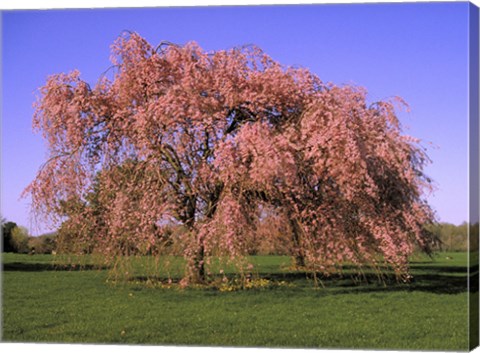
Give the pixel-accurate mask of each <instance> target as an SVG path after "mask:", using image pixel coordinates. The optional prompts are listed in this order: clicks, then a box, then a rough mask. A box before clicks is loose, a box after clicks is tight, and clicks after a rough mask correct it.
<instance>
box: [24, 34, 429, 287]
mask: <svg viewBox="0 0 480 353" xmlns="http://www.w3.org/2000/svg"><path fill="white" fill-rule="evenodd" d="M112 62H113V71H110V72H109V73H111V77H110V78H108V77H107V75H103V76H102V77H101V78H100V79H99V80H98V82H97V84H96V85H95V86H93V87H91V86H90V85H89V84H88V83H87V82H85V81H83V80H82V79H81V78H80V73H79V72H78V71H73V72H71V73H68V74H56V75H53V76H50V77H49V78H48V80H47V83H46V85H45V86H43V87H42V88H41V89H40V96H39V99H38V101H37V103H36V112H35V115H34V119H33V125H34V128H35V129H36V130H37V131H41V132H42V134H43V136H44V138H45V140H46V141H47V145H48V150H49V159H48V160H47V161H46V163H45V164H44V165H43V166H42V168H41V169H40V171H39V173H38V175H37V176H36V178H35V179H34V180H33V182H32V183H31V184H30V185H29V186H28V187H27V188H26V194H30V195H31V197H32V203H33V207H34V210H35V211H36V212H37V213H38V214H41V215H43V216H44V217H49V219H50V220H53V221H56V222H60V223H61V222H65V221H67V222H66V223H64V224H66V225H67V226H68V228H69V229H70V230H71V233H72V234H75V237H73V238H72V239H75V241H84V242H86V243H88V244H90V245H91V246H92V247H93V249H94V251H99V252H102V253H103V254H105V255H106V256H107V258H108V257H114V256H117V255H119V254H122V255H128V254H129V252H130V250H132V249H136V250H137V251H143V252H145V253H152V252H156V251H157V250H158V249H160V248H162V246H161V245H162V244H165V241H166V240H165V237H163V236H162V234H164V231H165V229H166V228H168V227H170V226H171V225H172V224H176V225H179V224H180V225H182V226H183V229H184V231H183V232H181V233H179V234H177V235H176V236H175V241H176V242H177V243H178V244H180V247H181V249H182V252H183V254H184V256H185V258H186V259H187V262H188V266H187V269H186V275H185V279H186V280H188V281H200V282H201V281H205V280H207V279H208V278H207V277H208V268H209V263H210V262H209V261H210V259H211V258H212V257H213V256H217V255H228V256H230V257H231V258H241V256H243V255H244V254H245V253H246V251H247V248H248V244H249V241H250V240H251V239H252V237H253V236H255V234H256V229H257V226H258V222H259V221H261V219H262V217H264V215H265V212H269V213H270V214H274V215H275V216H276V217H278V218H280V219H282V220H283V222H279V223H278V224H280V223H281V224H282V227H284V228H285V229H288V231H289V232H290V234H291V239H292V247H293V248H294V252H295V254H296V257H297V260H298V261H297V264H299V265H301V266H305V267H307V268H308V269H312V270H314V271H322V272H324V273H330V272H332V271H336V270H338V269H339V268H341V266H342V264H344V263H347V262H348V263H353V264H356V265H358V266H359V267H361V266H365V265H368V266H379V265H380V264H382V263H385V264H387V265H389V266H391V267H392V268H393V269H394V270H395V271H396V273H397V274H398V275H400V276H401V275H405V274H407V273H408V259H407V257H408V255H410V254H411V253H412V251H413V250H414V248H415V247H416V246H420V247H421V248H422V249H423V250H424V251H427V252H428V251H429V249H430V245H431V242H432V238H431V235H430V234H429V233H428V232H426V231H425V228H424V224H426V223H429V222H431V221H432V219H433V213H432V210H431V209H430V207H429V205H428V204H427V202H426V201H425V199H424V193H425V192H427V191H428V190H429V189H430V188H431V181H430V179H429V178H428V177H426V176H425V174H424V172H423V169H424V166H425V164H426V163H428V162H429V160H428V157H427V156H426V154H425V153H424V150H423V149H422V147H421V146H420V144H419V140H417V139H415V138H413V137H410V136H407V135H405V134H403V131H402V128H401V125H400V123H399V120H398V118H397V117H396V113H395V104H397V103H399V104H400V105H402V104H403V102H402V101H401V100H400V99H393V100H391V101H380V102H375V103H373V104H369V103H367V99H366V91H365V90H364V89H362V88H359V87H353V86H336V85H334V84H330V83H324V82H322V81H321V80H320V79H319V78H318V77H317V76H316V75H314V74H313V73H311V72H310V71H309V70H307V69H304V68H292V67H284V66H282V65H281V64H279V63H278V62H276V61H274V60H273V59H272V58H271V57H269V56H268V55H267V54H265V53H264V52H263V51H261V50H260V49H259V48H257V47H253V46H247V47H241V48H234V49H230V50H220V51H215V52H205V51H204V50H202V49H201V48H200V47H199V46H198V45H197V44H196V43H194V42H191V43H188V44H186V45H185V46H177V45H173V44H170V43H165V42H164V43H161V44H160V45H159V46H156V47H155V46H152V45H150V44H149V43H148V42H147V41H146V40H145V39H143V38H142V37H141V36H139V35H138V34H136V33H129V34H126V35H124V36H121V37H120V38H118V40H117V41H116V42H115V43H114V45H113V46H112ZM277 233H278V232H272V234H277ZM262 234H264V235H265V232H263V233H262ZM265 236H268V235H265ZM271 241H272V242H274V241H276V240H275V238H274V237H272V240H271ZM132 251H133V250H132Z"/></svg>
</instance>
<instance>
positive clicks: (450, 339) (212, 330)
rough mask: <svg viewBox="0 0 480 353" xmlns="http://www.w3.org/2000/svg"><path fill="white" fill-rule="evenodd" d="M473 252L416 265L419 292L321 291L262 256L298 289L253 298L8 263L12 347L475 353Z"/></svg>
mask: <svg viewBox="0 0 480 353" xmlns="http://www.w3.org/2000/svg"><path fill="white" fill-rule="evenodd" d="M466 256H467V255H466V253H451V254H445V253H442V254H439V255H438V256H437V257H436V258H435V259H434V260H430V259H428V258H424V257H419V258H418V259H415V260H414V261H413V262H412V270H413V271H412V272H413V275H414V281H413V282H412V283H410V284H408V285H407V284H397V283H390V284H389V285H388V286H386V287H385V286H383V285H382V284H380V283H378V282H373V283H368V284H366V283H363V284H360V285H355V284H353V282H352V281H351V280H350V279H349V278H347V277H345V278H333V279H329V280H326V281H325V286H326V287H325V288H314V287H313V286H312V283H311V282H309V280H308V279H306V278H305V274H301V273H295V272H292V271H289V270H288V269H287V267H288V264H289V259H288V258H286V257H273V256H269V257H255V258H253V259H252V261H254V262H255V263H256V264H257V266H258V268H259V273H260V274H261V275H262V276H264V277H266V278H269V279H270V280H276V281H277V280H278V281H281V280H285V281H286V282H287V283H289V284H291V285H289V286H271V287H263V288H257V289H251V290H247V291H236V292H221V291H218V290H213V289H186V290H177V289H162V288H149V287H148V286H145V285H144V284H138V282H136V283H135V282H132V283H129V284H122V285H117V286H111V285H109V284H108V283H106V279H107V271H106V270H94V269H92V268H89V267H86V269H85V270H82V271H77V270H72V269H71V268H65V269H64V270H58V269H57V270H54V267H53V266H52V265H51V263H52V257H50V256H42V255H35V256H28V255H14V254H4V256H3V266H4V268H3V283H2V285H3V286H2V291H3V293H2V294H3V303H2V305H3V308H2V311H3V325H2V340H3V341H13V342H79V343H80V342H81V343H116V344H120V343H128V344H163V345H211V346H256V347H260V346H267V347H316V348H329V347H330V348H376V349H382V348H383V349H386V348H388V349H422V350H467V347H468V336H467V317H468V316H467V314H468V311H467V310H468V306H467V300H468V298H467V268H466V265H467V257H466Z"/></svg>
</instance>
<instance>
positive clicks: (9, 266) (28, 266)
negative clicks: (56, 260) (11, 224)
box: [3, 262, 108, 272]
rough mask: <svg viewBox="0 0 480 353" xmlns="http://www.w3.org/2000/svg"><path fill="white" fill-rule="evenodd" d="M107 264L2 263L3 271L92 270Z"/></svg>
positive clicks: (102, 267) (104, 268)
mask: <svg viewBox="0 0 480 353" xmlns="http://www.w3.org/2000/svg"><path fill="white" fill-rule="evenodd" d="M106 269H108V267H107V266H99V265H90V264H85V265H79V264H62V265H60V264H51V263H39V262H36V263H35V262H9V263H5V264H3V271H5V272H6V271H19V272H43V271H92V270H106Z"/></svg>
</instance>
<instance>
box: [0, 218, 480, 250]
mask: <svg viewBox="0 0 480 353" xmlns="http://www.w3.org/2000/svg"><path fill="white" fill-rule="evenodd" d="M275 223H279V224H275ZM281 223H282V222H281V220H279V219H278V218H276V217H275V215H268V216H267V217H265V219H264V220H263V222H260V224H259V225H258V233H259V236H258V237H255V238H254V239H252V241H251V243H250V244H249V246H248V248H249V254H250V255H292V254H291V247H292V244H290V239H289V237H288V235H287V234H288V232H289V230H288V224H281ZM272 224H275V227H274V226H272ZM478 227H479V225H478V223H476V224H473V225H472V229H471V232H470V233H471V234H472V235H473V236H472V237H471V240H470V246H471V247H473V248H478V238H477V236H476V235H478ZM426 228H427V230H428V231H430V232H432V233H433V234H434V235H435V237H436V238H437V239H438V240H439V242H438V246H437V248H436V250H437V251H454V252H455V251H467V250H468V223H467V222H463V223H462V224H460V225H454V224H451V223H446V222H442V223H434V224H430V225H428V226H427V227H426ZM184 231H185V230H184V229H182V227H181V226H177V227H175V226H172V227H169V228H168V231H166V232H165V234H162V235H161V237H162V238H163V239H164V242H163V244H164V245H166V246H168V247H170V248H173V247H175V243H176V242H175V239H176V238H177V237H179V236H181V234H182V233H184ZM272 232H275V234H272ZM267 233H268V236H266V234H267ZM271 237H275V238H278V239H279V240H280V241H278V242H271V241H264V239H270V238H271ZM75 245H76V246H75ZM57 247H60V248H62V251H63V252H66V253H84V254H88V253H91V252H92V248H91V246H90V247H89V246H87V244H85V243H83V244H81V243H78V239H75V235H74V234H71V233H69V232H67V231H66V229H65V228H64V227H60V229H59V230H58V232H55V233H48V234H44V235H40V236H36V237H34V236H30V235H29V234H28V230H27V229H26V228H25V227H22V226H18V225H17V224H16V223H15V222H11V221H6V220H2V249H3V252H13V253H24V254H26V253H31V254H51V253H52V252H54V251H56V250H57ZM136 250H137V249H133V248H132V249H131V253H132V254H135V253H141V251H136ZM173 253H176V252H175V251H173ZM177 253H178V254H177V255H181V250H178V251H177Z"/></svg>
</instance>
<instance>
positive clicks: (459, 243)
mask: <svg viewBox="0 0 480 353" xmlns="http://www.w3.org/2000/svg"><path fill="white" fill-rule="evenodd" d="M475 227H476V228H475ZM427 229H428V230H429V231H430V232H432V233H433V234H434V235H435V236H436V237H437V239H439V240H440V242H439V245H438V249H437V250H439V251H467V250H468V223H467V222H463V223H462V224H460V225H454V224H451V223H446V222H442V223H435V224H431V225H429V226H427ZM471 234H472V235H475V234H478V223H476V224H473V225H472V231H471ZM471 246H473V247H475V246H477V247H478V239H476V237H475V236H472V239H471Z"/></svg>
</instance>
